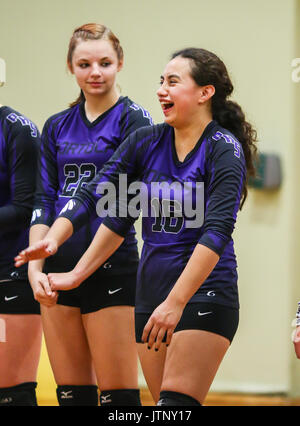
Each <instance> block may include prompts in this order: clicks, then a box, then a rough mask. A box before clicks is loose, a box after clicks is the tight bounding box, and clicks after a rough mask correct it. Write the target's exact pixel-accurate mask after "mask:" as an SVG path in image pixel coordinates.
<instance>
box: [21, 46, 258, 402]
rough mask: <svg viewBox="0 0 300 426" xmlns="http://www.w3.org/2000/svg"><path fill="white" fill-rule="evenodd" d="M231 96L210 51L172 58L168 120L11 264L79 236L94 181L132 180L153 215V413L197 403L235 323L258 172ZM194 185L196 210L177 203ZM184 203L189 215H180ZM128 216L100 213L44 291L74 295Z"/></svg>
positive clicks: (140, 331) (149, 244)
mask: <svg viewBox="0 0 300 426" xmlns="http://www.w3.org/2000/svg"><path fill="white" fill-rule="evenodd" d="M232 92H233V86H232V83H231V80H230V78H229V75H228V72H227V69H226V67H225V65H224V63H223V62H222V61H221V60H220V59H219V58H218V57H217V56H216V55H215V54H213V53H211V52H208V51H206V50H204V49H197V48H190V49H184V50H181V51H178V52H176V53H175V54H174V55H173V57H172V59H171V61H170V62H169V63H168V64H167V66H166V68H165V70H164V73H163V75H162V77H161V87H160V88H159V90H158V98H159V101H160V103H161V106H162V110H163V113H164V115H165V122H164V123H163V124H159V125H156V126H154V127H152V128H144V129H140V130H138V131H136V132H135V133H134V134H132V135H130V136H129V138H127V140H126V141H125V142H124V143H123V144H122V145H121V146H120V148H119V149H118V150H117V151H116V153H115V154H114V155H113V157H112V158H111V159H110V161H109V162H108V163H107V164H106V166H105V167H104V168H103V169H102V171H101V172H100V173H99V174H98V175H97V177H96V178H95V179H94V180H93V182H91V183H90V184H89V185H88V186H87V187H85V188H84V189H82V191H81V192H80V193H79V194H78V196H76V197H74V198H73V199H72V200H71V202H69V204H68V205H67V206H66V208H65V209H64V210H63V211H62V212H61V214H60V217H59V218H58V219H57V220H56V221H55V223H54V225H53V226H52V228H51V229H50V231H49V233H48V234H47V235H46V236H45V239H44V240H43V241H40V242H39V243H37V244H36V245H35V246H32V247H30V248H28V249H27V250H25V251H23V252H22V253H21V254H20V255H19V256H17V258H16V261H17V263H16V264H17V265H20V264H22V263H23V262H24V261H27V260H28V259H31V258H35V257H42V258H43V257H47V256H49V255H50V254H52V253H55V252H56V250H57V247H59V246H60V245H61V244H62V243H63V241H65V240H67V239H68V238H69V237H70V235H72V233H73V232H75V235H76V232H77V231H78V229H80V227H81V226H82V225H83V224H84V223H87V222H88V221H89V220H91V218H93V217H94V216H95V215H96V207H97V210H98V212H99V201H101V198H100V195H99V186H98V185H99V184H102V185H105V184H106V183H107V182H111V183H114V185H115V186H116V187H118V182H119V178H118V176H119V174H120V173H122V174H127V178H128V182H129V184H131V183H133V182H134V181H135V180H138V181H141V182H142V183H143V191H144V193H146V194H147V196H148V198H147V203H145V202H144V201H143V203H144V205H145V204H146V206H147V205H148V207H150V206H151V207H152V208H153V209H154V211H155V213H156V214H151V215H149V214H148V215H145V216H144V217H143V239H144V246H143V252H142V257H141V260H140V264H139V270H138V284H137V296H136V310H135V312H136V313H135V321H136V339H137V342H138V343H139V345H138V346H139V355H140V359H141V363H142V368H143V371H144V374H145V378H146V380H147V383H148V386H149V389H150V391H151V393H152V395H153V397H154V400H155V401H156V402H157V405H161V406H170V405H173V406H174V405H175V406H176V405H178V406H180V405H181V406H184V405H190V406H192V405H195V406H196V405H202V404H203V402H204V400H205V396H206V395H207V392H208V390H209V388H210V386H211V383H212V381H213V379H214V376H215V374H216V372H217V370H218V368H219V365H220V363H221V361H222V359H223V357H224V355H225V353H226V352H227V350H228V348H229V347H230V344H231V342H232V339H233V337H234V335H235V332H236V330H237V327H238V320H239V299H238V288H237V271H236V268H237V263H236V257H235V253H234V247H233V240H232V233H233V230H234V226H235V221H236V216H237V213H238V210H239V209H240V208H241V207H242V205H243V203H244V201H245V199H246V196H247V179H248V176H250V175H253V174H254V166H253V157H254V155H255V151H256V146H255V141H256V132H255V131H254V129H253V128H252V127H251V125H250V124H249V123H248V122H247V121H246V120H245V116H244V113H243V111H242V109H241V107H240V106H239V105H238V104H237V103H235V102H233V101H231V100H230V99H229V97H230V95H231V94H232ZM154 181H156V182H158V183H162V182H165V183H169V184H172V183H174V182H177V183H179V184H181V185H179V186H178V185H177V186H176V187H177V190H175V189H174V191H173V192H172V191H171V192H170V194H171V195H170V196H169V197H164V195H163V190H161V191H158V192H155V191H154V189H153V185H151V184H152V183H153V182H154ZM185 184H186V185H185ZM196 184H198V187H200V188H201V184H202V188H204V190H203V194H202V195H203V199H202V203H201V192H199V194H200V195H199V194H198V198H197V196H196V195H195V191H194V190H193V191H192V195H190V196H189V197H187V198H185V195H186V192H187V191H186V189H187V188H194V189H195V187H197V185H196ZM154 186H155V185H154ZM97 188H98V190H97ZM196 194H197V193H196ZM191 199H192V200H193V203H194V211H193V210H192V209H191V211H188V210H186V209H185V207H186V205H185V203H186V202H190V201H191ZM121 201H122V202H123V200H121ZM130 201H131V200H130ZM197 203H198V204H197ZM195 205H196V208H195ZM190 207H191V206H190ZM202 207H203V220H201V208H202ZM144 210H145V207H144ZM191 213H193V214H191ZM199 213H200V215H199ZM193 215H194V216H195V217H193ZM119 216H120V215H119ZM197 216H198V217H197ZM191 218H192V220H191ZM133 220H134V219H133V218H130V217H129V215H128V217H127V218H120V217H118V215H116V217H112V216H111V217H107V218H106V219H105V220H104V222H103V224H102V225H101V226H100V228H99V230H98V232H97V234H96V235H95V238H94V240H93V242H92V244H91V246H90V247H89V249H88V250H87V252H86V253H85V254H84V256H83V257H82V258H81V260H80V261H79V262H78V264H77V265H76V267H75V268H74V269H73V270H72V271H70V272H69V273H66V274H55V273H51V274H49V281H50V284H51V288H52V290H53V291H56V290H57V289H70V288H76V287H77V286H78V285H79V284H80V283H81V282H82V280H83V279H85V278H86V276H88V275H89V274H90V273H92V271H93V270H94V269H95V268H97V266H98V264H101V263H103V262H105V260H106V258H107V256H108V255H109V254H110V253H111V252H112V251H113V250H115V249H116V247H118V246H119V245H120V244H121V243H122V241H123V239H124V237H125V235H127V232H128V229H130V226H131V223H132V221H133ZM142 343H145V344H142ZM152 348H154V350H151V349H152Z"/></svg>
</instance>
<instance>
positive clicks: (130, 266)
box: [31, 97, 152, 274]
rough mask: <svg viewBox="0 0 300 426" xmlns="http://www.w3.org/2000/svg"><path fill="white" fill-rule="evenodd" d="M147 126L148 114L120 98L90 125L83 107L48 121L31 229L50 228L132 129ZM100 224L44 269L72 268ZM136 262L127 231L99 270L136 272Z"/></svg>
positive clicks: (88, 229)
mask: <svg viewBox="0 0 300 426" xmlns="http://www.w3.org/2000/svg"><path fill="white" fill-rule="evenodd" d="M147 125H152V120H151V117H150V115H149V113H148V112H147V111H145V110H144V109H143V108H141V107H140V106H139V105H137V104H135V103H134V102H132V101H131V100H130V99H128V98H127V97H120V98H119V100H118V102H117V103H116V104H115V105H113V106H112V107H111V108H110V109H108V110H107V111H106V112H104V113H103V114H102V115H100V116H99V117H98V118H97V119H96V120H95V121H93V122H89V121H88V120H87V118H86V115H85V110H84V104H83V103H81V104H78V105H76V106H75V107H72V108H69V109H67V110H65V111H62V112H60V113H58V114H56V115H54V116H52V117H50V118H49V119H48V120H47V122H46V123H45V126H44V129H43V132H42V142H41V152H40V158H39V167H38V179H37V193H36V200H35V207H34V212H33V216H32V223H31V224H32V225H36V224H46V225H48V226H51V224H52V222H53V220H54V218H55V217H56V216H57V215H58V213H59V212H60V210H61V209H62V208H63V207H64V206H65V204H66V202H67V201H68V199H70V198H71V197H74V196H76V194H77V193H78V192H79V191H80V189H81V188H84V187H85V185H86V184H87V182H89V181H90V180H92V179H93V178H94V177H95V175H96V174H97V172H98V171H99V170H101V168H102V167H103V165H104V164H105V163H106V161H107V160H108V159H109V158H110V157H111V156H112V154H113V153H114V152H115V151H116V149H117V148H118V146H119V145H120V143H121V141H122V140H124V139H126V138H127V137H128V136H129V134H130V133H131V132H133V131H134V130H136V129H138V128H140V127H142V126H147ZM101 222H102V219H101V218H100V217H95V218H94V219H93V220H92V221H89V222H87V223H86V224H85V226H84V227H83V228H82V229H81V230H80V231H79V232H78V233H76V234H74V235H73V236H72V237H71V238H70V239H69V240H68V241H66V242H65V243H64V244H63V245H62V246H61V247H60V249H59V251H58V253H57V254H56V255H55V256H53V257H51V258H49V259H47V261H46V270H48V271H51V272H59V271H66V270H69V269H71V268H73V267H74V266H75V264H76V263H77V261H78V260H79V258H80V257H81V256H82V254H83V253H84V251H85V250H86V249H87V248H88V246H89V245H90V243H91V241H92V239H93V237H94V235H95V233H96V231H97V229H98V228H99V226H100V224H101ZM137 263H138V252H137V242H136V239H135V231H134V228H133V227H131V229H130V230H129V231H128V234H127V237H126V240H125V241H124V243H123V244H122V245H121V247H120V248H119V249H118V251H117V252H116V253H114V254H113V256H112V257H111V258H110V259H109V262H106V264H105V265H103V267H102V268H101V270H103V272H105V274H107V273H109V274H119V273H123V272H131V271H132V270H135V269H136V267H137ZM107 266H109V270H108V268H107ZM104 269H105V271H104Z"/></svg>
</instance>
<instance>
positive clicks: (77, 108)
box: [29, 23, 152, 406]
mask: <svg viewBox="0 0 300 426" xmlns="http://www.w3.org/2000/svg"><path fill="white" fill-rule="evenodd" d="M67 64H68V68H69V70H70V71H71V73H72V74H74V76H75V78H76V81H77V84H78V86H79V88H80V96H79V98H78V99H77V100H76V101H75V102H73V103H72V104H71V106H70V108H68V109H66V110H64V111H62V112H59V113H57V114H55V115H53V116H51V117H50V118H49V119H48V120H47V122H46V124H45V126H44V129H43V132H42V142H41V151H40V159H39V169H38V179H37V182H38V183H37V193H36V201H35V207H34V212H33V218H32V223H31V230H30V242H31V243H34V242H35V241H37V240H40V239H41V238H43V237H44V236H45V235H46V234H47V231H48V229H49V227H50V226H51V225H52V222H53V220H54V218H55V216H56V215H57V214H58V213H59V211H60V210H61V209H62V207H63V206H64V205H65V204H66V202H67V200H68V199H70V198H71V197H73V196H76V194H77V193H78V192H79V191H80V189H81V188H83V187H84V186H85V185H86V184H87V182H88V181H90V180H91V179H93V177H94V176H95V175H96V174H97V172H98V171H99V170H101V168H102V167H103V165H104V163H105V162H106V161H107V160H108V159H109V158H110V157H111V155H112V154H113V153H114V151H115V150H116V149H117V148H118V146H119V144H120V142H121V141H122V140H123V139H126V137H128V136H129V134H130V133H131V132H132V131H134V130H136V129H138V128H139V127H142V126H147V125H150V124H152V121H151V117H150V116H149V113H148V112H147V111H145V110H144V109H143V108H141V107H140V106H139V105H137V104H135V103H134V102H133V101H131V100H130V99H129V98H127V97H124V96H120V93H119V89H118V87H117V84H116V77H117V74H118V72H119V71H120V70H121V69H122V65H123V50H122V47H121V45H120V42H119V40H118V39H117V37H116V36H115V35H114V34H113V33H112V31H111V30H110V29H109V28H107V27H105V26H104V25H100V24H93V23H92V24H86V25H83V26H81V27H79V28H77V29H76V30H75V31H74V33H73V35H72V37H71V40H70V43H69V50H68V56H67ZM101 221H102V219H101V218H99V217H95V218H94V219H93V220H92V221H89V222H87V223H86V224H85V226H84V227H83V228H82V229H81V231H80V232H79V233H77V234H76V235H74V236H73V237H72V238H71V239H70V240H69V241H68V242H67V243H66V244H64V245H63V247H61V249H60V250H59V252H58V253H57V254H56V255H55V256H53V258H51V259H48V260H47V261H46V263H45V265H44V262H43V261H34V262H30V264H29V277H30V282H31V285H32V288H33V291H34V293H35V295H36V297H37V299H38V300H40V302H41V303H42V306H41V314H42V320H43V327H44V334H45V340H46V345H47V350H48V354H49V359H50V363H51V366H52V369H53V373H54V377H55V380H56V383H57V398H58V402H59V405H63V406H64V405H71V406H77V405H97V404H98V389H97V386H99V388H100V390H101V395H100V398H101V405H140V397H139V390H138V382H137V381H138V377H137V357H138V355H137V351H136V344H135V339H134V304H135V289H136V271H137V265H138V251H137V241H136V238H135V231H134V228H133V227H131V229H130V230H129V232H128V234H127V236H126V238H125V240H124V242H123V244H122V245H121V247H120V248H119V250H118V251H117V252H116V253H115V254H114V255H113V256H111V257H110V258H109V259H107V261H106V262H105V264H103V265H101V267H100V268H98V269H97V270H96V271H95V273H94V274H92V275H91V276H90V277H89V278H88V279H87V280H85V282H83V283H82V285H81V286H80V287H79V288H78V289H76V290H75V291H72V292H61V293H59V294H57V293H56V292H55V293H51V292H50V294H48V293H47V290H49V284H48V280H47V275H46V273H47V272H49V271H51V272H52V271H56V272H63V271H68V270H70V269H72V268H73V267H74V266H75V264H76V262H77V261H78V260H79V259H80V257H81V255H82V254H83V253H84V252H85V250H86V249H87V247H88V246H89V244H90V242H91V241H92V239H93V236H94V234H95V232H96V231H97V229H98V227H99V225H100V224H101ZM99 266H100V265H99ZM125 354H126V355H125ZM116 366H118V368H117V369H116V368H115V367H116Z"/></svg>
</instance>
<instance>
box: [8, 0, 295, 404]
mask: <svg viewBox="0 0 300 426" xmlns="http://www.w3.org/2000/svg"><path fill="white" fill-rule="evenodd" d="M95 21H96V22H104V23H105V24H106V25H108V26H110V27H111V28H112V30H113V31H115V33H116V34H117V35H118V36H119V38H120V40H121V43H122V45H123V48H124V51H125V67H124V69H123V71H122V72H121V74H120V76H119V84H120V86H121V87H122V92H123V94H126V95H127V94H128V95H129V96H130V97H131V98H132V99H134V100H135V101H136V102H139V103H140V104H141V105H143V106H144V107H145V108H147V109H148V110H149V111H150V112H151V113H152V116H153V118H154V120H155V121H156V122H160V121H161V120H162V114H161V112H160V108H159V105H158V102H157V101H156V97H155V91H156V89H157V87H158V83H159V76H160V74H161V72H162V70H163V67H164V65H165V63H166V62H167V61H168V58H169V56H170V54H171V53H172V52H173V51H174V50H176V49H178V48H182V47H187V46H201V47H204V48H207V49H209V50H212V51H214V52H215V53H217V54H218V55H219V56H221V57H222V58H223V60H224V61H225V63H226V65H227V67H228V69H229V71H230V72H231V75H232V79H233V82H234V84H235V87H236V90H235V95H234V98H235V99H236V100H237V101H238V102H240V103H241V105H242V106H243V107H244V110H245V112H246V113H247V115H248V118H249V120H251V121H252V122H253V124H254V125H255V126H256V128H257V130H258V135H259V139H260V143H259V146H260V150H261V151H264V152H276V153H278V154H279V155H280V156H281V158H282V166H283V174H284V180H283V185H282V188H281V190H280V191H278V192H274V193H269V194H267V193H265V192H260V191H254V190H251V191H250V194H249V199H248V201H247V203H246V205H245V207H244V209H243V211H242V212H241V213H240V215H239V220H238V224H237V227H236V231H235V241H236V244H235V245H236V250H237V257H238V262H239V276H240V281H239V288H240V301H241V320H240V327H239V330H238V333H237V335H236V338H235V340H234V342H233V344H232V347H231V348H230V350H229V352H228V354H227V355H226V358H225V360H224V362H223V364H222V366H221V368H220V370H219V372H218V374H217V377H216V380H215V383H214V385H213V388H212V389H213V390H221V391H242V392H244V391H245V392H250V391H254V392H286V393H289V394H293V395H295V394H300V361H299V362H298V363H297V361H296V360H295V357H294V354H293V350H292V349H293V348H292V343H291V339H290V335H291V331H292V328H291V321H292V319H293V317H294V314H295V310H296V307H297V300H298V299H299V300H300V290H299V283H298V282H299V276H300V271H299V267H298V262H297V260H298V256H299V253H300V247H299V243H298V235H299V232H298V231H299V225H298V216H299V215H298V211H299V202H298V193H299V191H298V188H297V184H298V182H299V165H298V164H297V163H296V160H297V158H298V156H297V154H299V147H298V145H297V142H298V140H299V139H298V136H299V131H298V127H297V124H296V118H297V115H298V117H299V113H300V105H299V101H297V99H300V98H299V87H300V83H298V84H297V83H294V82H293V81H292V78H291V74H292V68H291V60H292V59H293V58H294V57H300V43H299V30H297V27H299V23H300V10H299V1H298V0H288V1H285V2H283V1H281V0H263V1H261V0H252V1H251V2H250V1H246V0H227V1H226V2H224V1H223V0H210V1H209V2H207V1H204V0H186V1H185V2H182V1H179V0H172V1H171V0H164V1H161V0H151V1H148V2H146V1H145V0H127V1H124V0H111V1H110V2H99V1H98V0H85V1H84V2H82V1H78V0H51V1H50V0H43V1H40V0H27V1H22V0H15V1H14V2H13V3H9V2H5V1H4V0H0V57H2V58H3V59H5V61H6V65H7V84H6V86H5V87H4V88H1V89H0V102H1V103H2V104H3V103H6V104H9V105H11V106H12V107H14V108H16V109H19V110H20V111H22V112H23V113H25V114H27V115H28V116H29V117H30V118H31V119H32V120H34V121H35V122H36V123H37V124H38V125H39V127H40V128H42V125H43V123H44V121H45V120H46V119H47V117H48V116H49V115H51V114H53V113H55V112H58V111H59V110H62V109H65V108H66V107H67V104H68V102H69V101H71V100H73V99H74V98H75V96H77V92H78V88H77V87H76V85H75V83H74V81H73V78H72V76H70V75H69V74H68V73H67V71H66V66H65V56H66V51H67V44H68V41H69V37H70V35H71V33H72V30H73V29H74V27H76V26H78V25H81V24H83V23H86V22H95ZM297 31H298V32H297ZM297 94H298V97H297ZM296 231H297V232H296ZM298 378H299V381H298V380H297V379H298ZM142 382H143V381H142V377H141V383H142ZM298 383H299V385H298ZM53 390H54V381H53V377H52V374H51V371H50V368H49V363H48V359H47V356H46V351H45V348H44V347H43V355H42V360H41V366H40V370H39V392H40V396H41V398H44V397H48V395H49V393H50V395H52V396H53V395H54V394H53V392H54V391H53Z"/></svg>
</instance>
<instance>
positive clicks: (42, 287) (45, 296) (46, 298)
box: [34, 275, 58, 307]
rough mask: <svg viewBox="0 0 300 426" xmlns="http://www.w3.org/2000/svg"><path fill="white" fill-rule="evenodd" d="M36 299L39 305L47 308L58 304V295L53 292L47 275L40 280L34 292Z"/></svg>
mask: <svg viewBox="0 0 300 426" xmlns="http://www.w3.org/2000/svg"><path fill="white" fill-rule="evenodd" d="M34 298H35V299H36V300H37V301H38V302H39V303H41V304H42V305H44V306H47V307H50V306H53V305H55V304H56V302H57V298H58V293H57V292H56V291H52V290H51V287H50V283H49V281H48V279H47V276H46V275H45V276H44V277H43V278H40V279H39V280H38V284H37V286H36V289H35V292H34Z"/></svg>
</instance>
